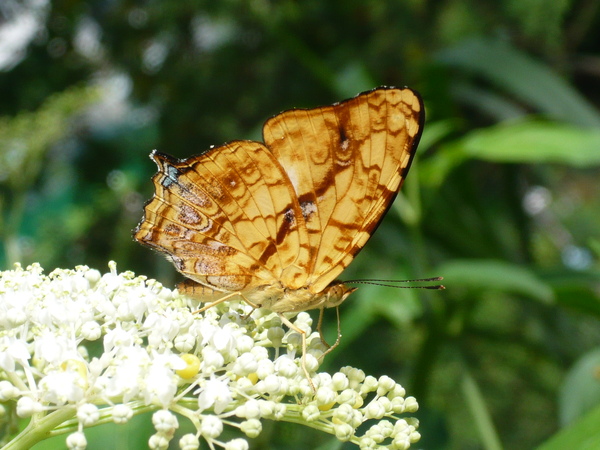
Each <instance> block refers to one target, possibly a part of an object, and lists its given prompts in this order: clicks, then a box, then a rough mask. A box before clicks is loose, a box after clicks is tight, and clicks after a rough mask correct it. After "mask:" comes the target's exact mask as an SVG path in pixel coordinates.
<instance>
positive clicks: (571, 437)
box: [537, 406, 600, 450]
mask: <svg viewBox="0 0 600 450" xmlns="http://www.w3.org/2000/svg"><path fill="white" fill-rule="evenodd" d="M598 424H600V406H598V407H596V408H594V409H593V410H591V411H590V412H589V413H587V414H586V415H585V416H583V417H581V418H580V419H579V420H578V421H577V422H575V423H574V424H573V425H571V426H569V427H568V428H565V429H563V430H562V431H560V432H559V433H557V434H556V435H555V436H554V437H552V438H551V439H550V440H548V441H546V442H545V443H544V444H542V445H540V446H539V447H538V448H537V450H564V449H567V448H568V449H571V448H576V449H577V450H596V449H598V448H600V427H599V426H598Z"/></svg>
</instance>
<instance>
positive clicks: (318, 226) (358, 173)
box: [263, 88, 424, 293]
mask: <svg viewBox="0 0 600 450" xmlns="http://www.w3.org/2000/svg"><path fill="white" fill-rule="evenodd" d="M423 116H424V115H423V106H422V103H421V100H420V98H419V97H418V96H417V95H416V94H415V93H414V92H413V91H411V90H410V89H385V88H382V89H376V90H374V91H371V92H368V93H364V94H362V95H359V96H357V97H355V98H353V99H350V100H347V101H345V102H342V103H339V104H335V105H332V106H326V107H323V108H317V109H312V110H292V111H287V112H284V113H282V114H280V115H278V116H276V117H274V118H272V119H270V120H269V121H267V123H266V124H265V127H264V132H263V133H264V139H265V143H266V145H267V147H268V148H269V149H270V150H271V151H272V152H273V154H274V155H275V157H276V158H277V160H278V161H279V162H280V163H281V165H282V166H283V168H284V170H285V171H286V173H287V174H288V176H289V178H290V182H291V183H292V185H293V187H294V189H295V191H296V194H297V196H298V199H299V204H300V207H301V209H302V211H303V213H304V218H305V221H306V226H307V229H308V230H309V241H310V249H311V259H312V261H311V263H310V271H311V275H310V277H309V279H308V285H309V287H310V289H311V291H312V292H315V293H317V292H320V291H321V290H322V289H324V288H325V287H326V286H327V285H328V284H329V283H331V281H333V280H334V279H335V278H336V277H337V276H338V275H339V274H340V273H341V272H342V271H343V270H344V268H345V267H347V266H348V264H349V263H350V262H351V261H352V259H353V258H354V256H355V255H356V253H358V251H359V250H360V249H361V248H362V247H363V246H364V244H365V243H366V241H367V240H368V238H369V237H370V235H371V233H372V232H373V231H374V229H375V228H376V227H377V225H378V224H379V222H380V220H381V218H382V217H383V215H384V214H385V211H386V210H387V208H388V207H389V205H390V204H391V202H392V201H393V199H394V197H395V195H396V193H397V192H398V190H399V189H400V185H401V182H402V180H403V179H404V176H405V174H406V171H407V170H408V168H409V166H410V162H411V160H412V157H413V155H414V153H415V151H416V147H417V144H418V140H419V137H420V132H421V128H422V123H423Z"/></svg>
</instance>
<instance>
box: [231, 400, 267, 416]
mask: <svg viewBox="0 0 600 450" xmlns="http://www.w3.org/2000/svg"><path fill="white" fill-rule="evenodd" d="M235 415H236V416H238V417H243V418H245V419H260V417H261V408H260V404H259V402H258V400H255V399H250V400H248V401H247V402H246V403H244V404H243V405H240V406H238V407H237V408H236V410H235Z"/></svg>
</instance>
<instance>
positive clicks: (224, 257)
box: [135, 88, 424, 312]
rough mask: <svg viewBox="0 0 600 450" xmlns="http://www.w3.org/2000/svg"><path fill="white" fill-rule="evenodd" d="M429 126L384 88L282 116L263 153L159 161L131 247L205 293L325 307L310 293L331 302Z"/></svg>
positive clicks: (276, 306) (230, 150) (418, 107)
mask: <svg viewBox="0 0 600 450" xmlns="http://www.w3.org/2000/svg"><path fill="white" fill-rule="evenodd" d="M423 117H424V115H423V106H422V103H421V100H420V98H419V97H418V95H417V94H416V93H414V92H413V91H411V90H410V89H396V88H378V89H375V90H373V91H370V92H367V93H363V94H361V95H359V96H357V97H355V98H353V99H350V100H346V101H344V102H341V103H337V104H334V105H331V106H326V107H322V108H316V109H311V110H302V109H298V110H291V111H287V112H284V113H281V114H279V115H277V116H275V117H273V118H271V119H269V120H268V121H267V122H266V123H265V126H264V129H263V135H264V140H265V144H262V143H259V142H252V141H233V142H230V143H229V144H225V145H223V146H221V147H217V148H213V149H211V150H209V151H208V152H206V153H204V154H201V155H199V156H194V157H191V158H188V159H186V160H182V161H179V160H176V159H175V158H172V157H170V156H167V155H163V154H160V153H157V152H153V154H152V155H151V156H152V158H153V159H154V161H155V162H156V163H157V165H158V167H159V172H158V173H157V174H156V175H155V176H154V178H153V181H154V185H155V189H156V193H155V195H154V197H153V198H152V199H151V201H150V202H149V203H148V204H147V205H146V207H145V216H144V219H143V220H142V222H141V223H140V224H139V225H138V228H137V229H136V232H135V239H136V240H138V241H139V242H141V243H143V244H146V245H149V246H151V247H153V248H155V249H157V250H160V251H162V252H164V253H166V254H167V256H168V257H169V259H171V260H172V261H173V262H174V264H175V266H176V267H177V269H178V270H179V271H180V272H182V273H183V274H184V275H185V276H187V277H189V278H190V279H192V280H194V281H196V282H198V283H200V284H202V285H204V286H207V287H208V288H210V289H214V290H216V291H221V292H225V293H227V292H242V293H244V292H252V293H253V294H252V295H248V297H249V298H250V297H251V299H252V301H254V302H255V303H256V304H258V305H259V306H260V305H268V306H270V307H271V308H272V309H273V310H277V311H278V312H283V311H285V310H293V311H299V310H302V309H310V308H314V307H322V305H323V301H325V302H326V301H328V300H327V299H328V298H329V297H328V296H327V295H325V296H324V299H323V300H318V299H317V300H316V301H312V300H310V296H307V293H308V292H310V293H312V294H314V295H315V297H316V298H317V297H319V294H322V293H323V292H325V289H326V288H327V287H328V285H330V283H331V282H332V281H333V280H334V279H335V278H336V277H337V276H338V275H339V274H340V273H341V272H342V271H343V270H344V268H345V267H346V266H348V264H349V263H350V262H351V261H352V259H353V258H354V256H355V255H356V253H358V251H359V250H360V249H361V248H362V247H363V246H364V245H365V243H366V241H367V240H368V238H369V237H370V235H371V234H372V232H373V231H374V230H375V228H376V227H377V225H378V224H379V222H380V221H381V218H382V217H383V215H384V214H385V211H386V210H387V209H388V208H389V206H390V204H391V202H392V201H393V199H394V197H395V195H396V193H397V192H398V190H399V189H400V186H401V184H402V181H403V179H404V177H405V175H406V172H407V170H408V168H409V166H410V163H411V160H412V157H413V155H414V152H415V150H416V146H417V143H418V140H419V136H420V133H421V129H422V124H423ZM271 287H274V288H275V289H274V290H273V289H271ZM306 290H308V292H307V291H306ZM266 291H269V294H267V293H266ZM296 291H297V294H293V293H294V292H296ZM342 291H344V290H342ZM351 291H352V289H347V290H345V292H346V293H349V292H351ZM260 292H265V293H264V294H262V295H261V294H260ZM278 295H281V296H282V297H285V299H283V298H282V299H281V301H280V302H279V303H277V302H278V300H277V296H278ZM346 295H347V294H346ZM249 298H247V299H249ZM341 298H342V295H341V294H340V296H339V298H338V300H340V299H341ZM343 298H345V296H344V297H343ZM303 305H304V306H303ZM319 305H321V306H319ZM286 308H289V309H286Z"/></svg>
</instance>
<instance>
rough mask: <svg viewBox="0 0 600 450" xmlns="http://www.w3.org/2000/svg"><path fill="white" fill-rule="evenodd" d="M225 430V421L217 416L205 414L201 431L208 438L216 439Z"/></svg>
mask: <svg viewBox="0 0 600 450" xmlns="http://www.w3.org/2000/svg"><path fill="white" fill-rule="evenodd" d="M222 432H223V422H222V421H221V419H219V418H218V417H215V416H205V417H204V418H203V419H202V422H201V423H200V433H201V434H202V436H204V437H205V438H206V439H216V438H218V437H219V436H220V435H221V433H222Z"/></svg>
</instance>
